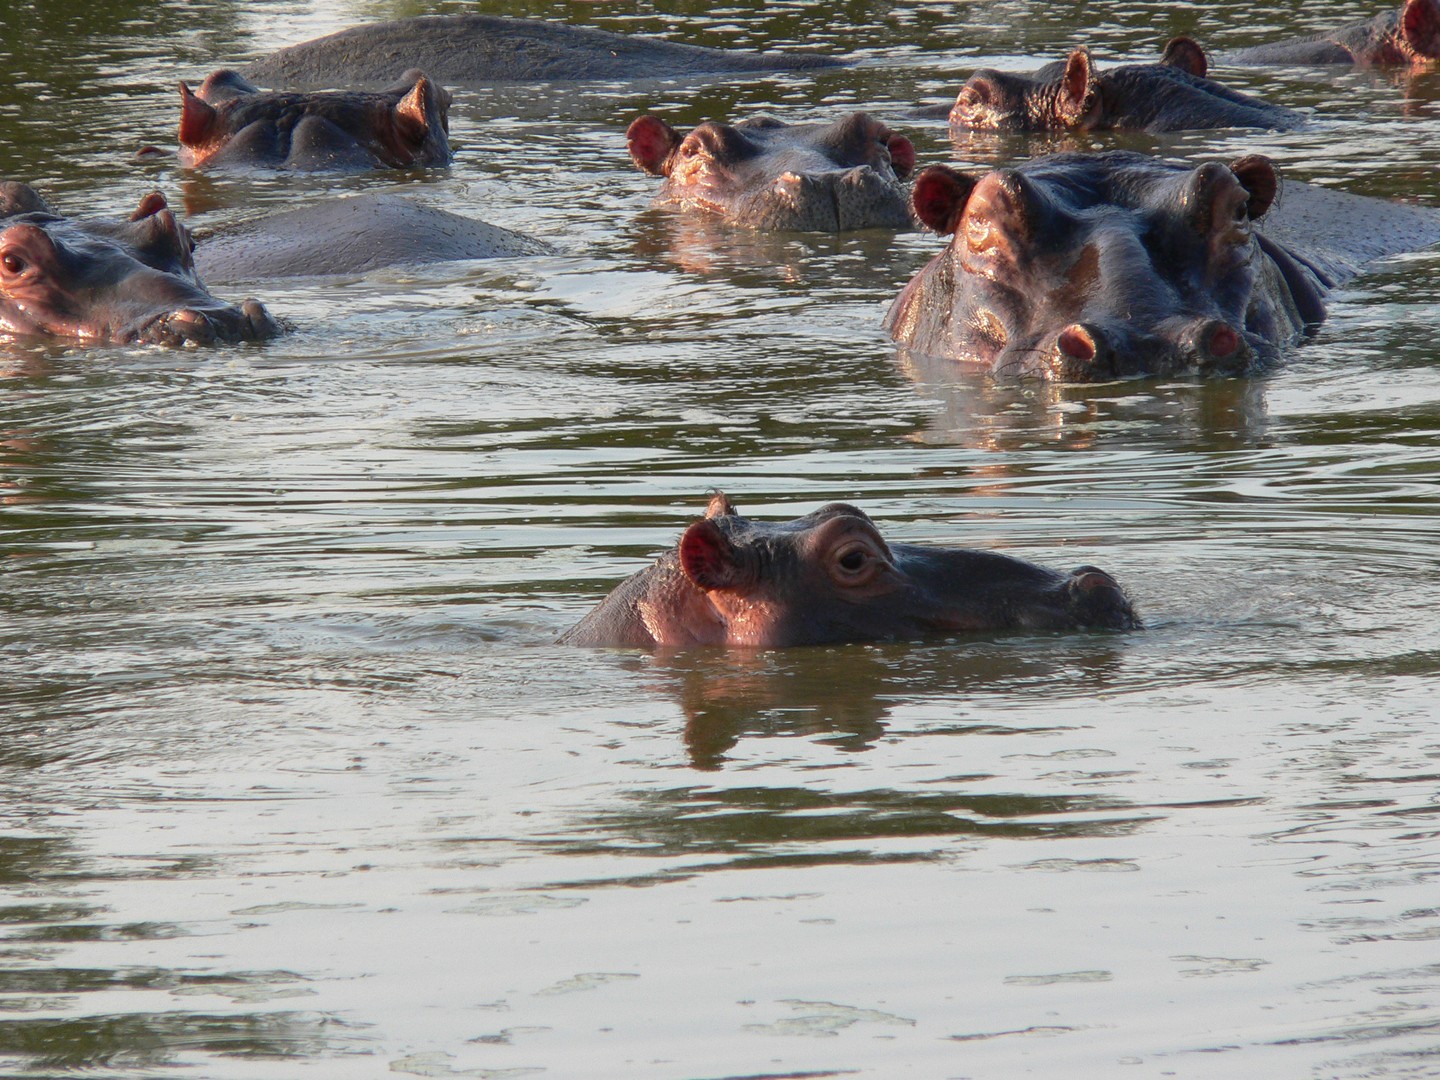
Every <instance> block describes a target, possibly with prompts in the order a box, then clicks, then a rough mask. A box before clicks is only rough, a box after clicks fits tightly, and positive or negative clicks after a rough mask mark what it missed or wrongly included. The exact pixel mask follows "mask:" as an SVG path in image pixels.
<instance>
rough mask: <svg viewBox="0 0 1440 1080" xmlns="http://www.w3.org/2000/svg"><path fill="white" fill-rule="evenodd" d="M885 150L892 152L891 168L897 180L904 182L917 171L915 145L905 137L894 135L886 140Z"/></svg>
mask: <svg viewBox="0 0 1440 1080" xmlns="http://www.w3.org/2000/svg"><path fill="white" fill-rule="evenodd" d="M885 149H886V150H889V151H890V168H892V169H894V170H895V176H896V178H897V179H900V180H904V179H905V178H906V177H907V176H909V175H910V174H911V173H912V172H914V171H915V144H914V143H912V142H911V141H910V140H909V139H907V138H906V137H905V136H904V135H893V134H892V135H891V136H890V137H889V138H887V139H886V140H885Z"/></svg>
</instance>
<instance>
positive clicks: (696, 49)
mask: <svg viewBox="0 0 1440 1080" xmlns="http://www.w3.org/2000/svg"><path fill="white" fill-rule="evenodd" d="M843 63H844V62H843V61H840V60H836V59H832V58H831V57H827V56H820V55H817V54H814V53H800V52H791V53H778V52H764V53H754V52H738V51H734V50H728V49H708V48H703V47H700V46H697V45H683V44H680V43H678V42H674V41H666V40H665V39H663V38H655V37H646V36H644V35H641V34H612V33H610V32H608V31H605V30H594V29H590V28H588V27H581V26H567V25H566V24H564V23H557V22H546V21H543V20H539V19H513V18H508V17H505V16H500V15H420V16H414V17H411V18H407V19H397V20H395V21H393V22H381V23H366V24H364V25H362V26H354V27H351V28H350V29H348V30H341V31H339V32H338V33H334V34H329V35H327V36H325V37H320V38H315V39H313V40H311V41H306V42H302V43H301V44H299V45H292V46H290V47H289V48H286V49H281V50H280V51H279V52H277V53H274V54H272V55H270V56H268V57H266V58H265V59H263V60H258V61H256V62H255V63H253V64H250V65H248V66H247V67H245V68H244V69H243V71H242V74H244V75H245V76H246V77H247V78H249V79H253V80H256V81H257V82H259V83H261V84H266V85H270V86H289V87H295V88H299V89H321V88H325V87H334V86H348V87H367V88H373V89H379V88H382V87H386V86H389V85H390V84H391V83H393V82H394V81H395V78H396V77H397V76H398V75H399V74H400V73H401V72H402V71H405V70H407V69H408V68H415V67H423V68H424V69H425V70H426V71H428V72H429V73H430V74H431V76H433V77H434V78H435V79H436V80H437V81H439V82H440V83H441V84H443V85H445V86H471V87H487V86H489V85H491V84H492V83H499V82H554V81H559V82H571V81H584V80H593V79H653V78H663V77H670V76H684V75H712V74H724V73H729V72H749V71H796V70H804V69H810V68H827V67H838V66H842V65H843Z"/></svg>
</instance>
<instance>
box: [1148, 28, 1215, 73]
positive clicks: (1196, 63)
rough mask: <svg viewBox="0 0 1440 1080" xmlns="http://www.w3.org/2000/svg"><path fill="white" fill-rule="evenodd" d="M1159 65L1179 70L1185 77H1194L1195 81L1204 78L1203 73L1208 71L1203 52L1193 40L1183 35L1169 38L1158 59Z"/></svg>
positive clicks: (1207, 61)
mask: <svg viewBox="0 0 1440 1080" xmlns="http://www.w3.org/2000/svg"><path fill="white" fill-rule="evenodd" d="M1160 63H1162V64H1164V65H1165V66H1166V67H1173V68H1179V69H1180V70H1181V71H1183V72H1185V73H1186V74H1187V75H1194V76H1195V77H1196V78H1197V79H1203V78H1205V73H1206V72H1207V71H1209V70H1210V62H1209V60H1207V59H1206V58H1205V50H1204V49H1202V48H1201V47H1200V44H1199V43H1198V42H1197V41H1196V40H1195V39H1194V38H1188V37H1185V36H1183V35H1182V36H1180V37H1174V38H1171V39H1170V40H1169V41H1167V42H1166V43H1165V52H1164V54H1163V55H1162V56H1161V57H1160Z"/></svg>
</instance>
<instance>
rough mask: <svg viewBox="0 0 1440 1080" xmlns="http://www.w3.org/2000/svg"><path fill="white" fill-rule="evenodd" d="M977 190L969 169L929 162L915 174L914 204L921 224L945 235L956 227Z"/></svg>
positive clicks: (911, 200)
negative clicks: (918, 173) (965, 171)
mask: <svg viewBox="0 0 1440 1080" xmlns="http://www.w3.org/2000/svg"><path fill="white" fill-rule="evenodd" d="M974 190H975V178H974V177H973V176H970V175H969V174H968V173H963V172H961V171H960V170H959V169H952V168H951V167H950V166H949V165H928V166H926V167H925V168H924V169H923V170H921V173H920V175H919V176H917V177H916V178H915V186H914V188H912V189H911V191H910V205H911V207H912V208H913V209H914V211H915V216H916V217H917V218H919V219H920V222H921V224H923V225H924V226H925V227H926V228H927V229H933V230H935V232H937V233H939V234H940V235H941V236H944V235H945V234H946V233H952V232H954V231H955V225H956V223H957V222H959V220H960V215H961V214H963V213H964V212H965V204H966V202H967V201H969V198H970V192H972V191H974Z"/></svg>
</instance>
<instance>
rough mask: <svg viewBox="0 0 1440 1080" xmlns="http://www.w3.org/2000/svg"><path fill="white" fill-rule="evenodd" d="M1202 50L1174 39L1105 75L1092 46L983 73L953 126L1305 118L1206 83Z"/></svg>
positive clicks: (1282, 123) (1171, 125)
mask: <svg viewBox="0 0 1440 1080" xmlns="http://www.w3.org/2000/svg"><path fill="white" fill-rule="evenodd" d="M1208 67H1209V64H1208V61H1207V60H1206V57H1205V51H1204V50H1203V49H1201V48H1200V46H1199V45H1197V44H1196V43H1195V42H1194V41H1192V40H1191V39H1190V38H1186V37H1179V38H1175V39H1173V40H1172V41H1171V42H1170V43H1169V44H1168V45H1166V47H1165V52H1164V55H1163V56H1161V58H1160V62H1159V63H1156V64H1124V65H1121V66H1120V67H1114V68H1109V69H1106V70H1103V71H1102V70H1100V69H1099V68H1098V67H1097V66H1096V64H1095V62H1094V61H1093V60H1092V59H1091V58H1090V52H1089V50H1088V49H1085V48H1083V47H1082V48H1079V49H1076V50H1075V51H1074V52H1072V53H1071V54H1070V56H1069V58H1068V59H1066V60H1064V61H1061V62H1058V63H1054V64H1048V65H1046V66H1045V67H1043V68H1041V69H1040V70H1039V71H1037V72H1035V73H1034V74H1031V75H1026V74H1020V73H1015V72H1005V71H994V70H989V69H986V70H982V71H977V72H976V73H975V74H974V75H972V76H971V77H970V79H969V81H968V82H966V84H965V85H964V86H963V87H961V88H960V93H959V94H958V95H957V96H956V98H955V104H954V106H953V107H952V108H951V109H950V111H949V114H948V115H949V119H950V124H951V126H952V127H955V128H961V129H969V130H975V131H1106V130H1132V131H1149V132H1162V131H1184V130H1188V129H1194V128H1246V127H1254V128H1269V129H1272V130H1281V131H1288V130H1290V129H1292V128H1297V127H1300V126H1301V125H1302V124H1304V123H1305V118H1304V117H1303V116H1301V115H1300V114H1299V113H1297V112H1294V111H1292V110H1290V109H1286V108H1282V107H1281V106H1279V105H1271V104H1270V103H1269V102H1267V101H1262V100H1261V99H1260V98H1257V97H1250V96H1249V95H1247V94H1242V93H1239V92H1238V91H1235V90H1231V89H1229V88H1228V87H1226V86H1224V85H1222V84H1220V83H1218V82H1216V81H1215V80H1214V79H1210V78H1206V71H1207V70H1208Z"/></svg>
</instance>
